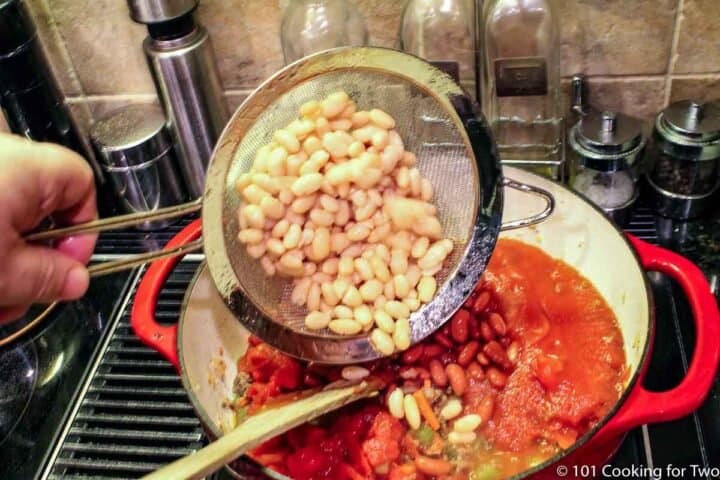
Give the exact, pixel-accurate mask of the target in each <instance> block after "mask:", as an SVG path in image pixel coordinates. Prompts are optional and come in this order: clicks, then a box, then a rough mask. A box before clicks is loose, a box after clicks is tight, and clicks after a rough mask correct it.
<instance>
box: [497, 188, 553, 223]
mask: <svg viewBox="0 0 720 480" xmlns="http://www.w3.org/2000/svg"><path fill="white" fill-rule="evenodd" d="M502 184H503V186H504V187H509V188H514V189H515V190H519V191H521V192H525V193H529V194H530V195H535V196H538V197H540V198H542V199H543V200H545V208H544V209H543V210H542V211H541V212H540V213H536V214H535V215H531V216H529V217H525V218H521V219H518V220H512V221H510V222H507V223H503V224H502V226H501V227H500V230H503V231H505V230H516V229H518V228H525V227H529V226H531V225H537V224H538V223H542V222H544V221H545V219H547V218H548V217H549V216H550V215H552V213H553V211H554V210H555V197H553V195H552V193H550V192H548V191H547V190H545V189H544V188H540V187H536V186H534V185H528V184H527V183H522V182H518V181H516V180H513V179H511V178H503V179H502Z"/></svg>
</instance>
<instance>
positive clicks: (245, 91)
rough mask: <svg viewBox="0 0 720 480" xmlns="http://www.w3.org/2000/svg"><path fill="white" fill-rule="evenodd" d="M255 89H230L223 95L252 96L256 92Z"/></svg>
mask: <svg viewBox="0 0 720 480" xmlns="http://www.w3.org/2000/svg"><path fill="white" fill-rule="evenodd" d="M254 91H255V89H254V88H248V89H228V90H225V91H224V92H223V93H224V94H225V95H226V96H227V95H250V94H251V93H252V92H254Z"/></svg>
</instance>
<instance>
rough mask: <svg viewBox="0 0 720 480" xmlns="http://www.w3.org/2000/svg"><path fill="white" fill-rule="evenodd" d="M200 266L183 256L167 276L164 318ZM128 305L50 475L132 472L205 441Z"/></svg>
mask: <svg viewBox="0 0 720 480" xmlns="http://www.w3.org/2000/svg"><path fill="white" fill-rule="evenodd" d="M198 265H199V263H198V262H181V263H180V264H179V265H178V267H177V268H176V269H175V271H174V272H173V273H172V275H171V276H170V278H169V279H168V282H167V287H166V288H165V289H164V290H163V292H162V294H161V295H160V297H159V299H158V312H159V317H160V321H161V322H162V323H171V322H175V321H177V316H178V313H179V310H180V305H181V303H182V299H183V295H184V289H185V287H186V286H187V284H188V283H189V282H190V280H191V278H192V275H193V274H194V272H195V270H196V268H197V267H198ZM134 293H135V292H134V291H133V295H134ZM131 302H132V300H131ZM131 306H132V304H131V303H129V304H128V305H127V306H126V308H125V309H124V311H123V312H122V316H121V317H120V318H119V320H118V321H117V324H116V325H115V327H114V331H113V332H112V336H111V338H110V341H109V343H108V346H107V349H106V350H105V352H104V354H103V356H102V358H101V359H100V361H99V363H98V364H97V369H96V370H95V372H94V374H93V376H92V378H91V379H90V382H89V384H88V385H87V390H86V393H85V395H84V397H83V398H82V400H81V401H80V404H79V407H78V408H77V411H76V413H75V415H74V418H73V419H72V423H71V424H70V426H69V428H68V429H67V430H66V432H65V434H64V438H62V444H61V446H60V448H59V449H58V450H57V455H56V457H55V459H54V461H53V462H52V464H51V467H50V468H49V472H48V473H49V475H48V477H47V478H50V479H60V478H63V479H65V478H88V477H95V478H100V477H102V478H112V479H119V478H137V477H139V476H142V475H145V474H147V473H150V472H152V471H153V470H155V469H157V468H159V467H160V466H162V465H164V464H166V463H168V462H171V461H173V460H175V459H177V458H179V457H182V456H184V455H188V454H190V453H192V452H193V451H195V450H197V449H198V448H199V447H201V446H202V442H203V438H204V436H203V431H202V428H201V426H200V423H199V421H198V420H197V418H196V417H195V414H194V412H193V409H192V406H191V405H190V402H189V401H188V399H187V394H186V393H185V390H184V389H183V387H182V384H181V383H180V379H179V378H178V376H177V373H176V372H175V369H174V368H173V366H172V365H171V364H170V363H169V362H167V361H165V360H163V359H161V358H160V357H159V355H158V354H157V353H155V352H154V351H153V350H151V349H150V348H148V347H145V346H144V345H143V344H142V343H141V342H140V341H139V340H138V339H137V338H136V337H135V335H134V334H133V332H132V329H131V327H130V323H129V321H130V317H129V315H130V308H131Z"/></svg>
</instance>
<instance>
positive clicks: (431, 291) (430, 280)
mask: <svg viewBox="0 0 720 480" xmlns="http://www.w3.org/2000/svg"><path fill="white" fill-rule="evenodd" d="M435 290H437V280H435V277H430V276H427V275H425V276H423V277H422V278H420V281H419V282H418V285H417V292H418V300H420V301H421V302H423V303H428V302H429V301H430V300H432V299H433V297H434V296H435Z"/></svg>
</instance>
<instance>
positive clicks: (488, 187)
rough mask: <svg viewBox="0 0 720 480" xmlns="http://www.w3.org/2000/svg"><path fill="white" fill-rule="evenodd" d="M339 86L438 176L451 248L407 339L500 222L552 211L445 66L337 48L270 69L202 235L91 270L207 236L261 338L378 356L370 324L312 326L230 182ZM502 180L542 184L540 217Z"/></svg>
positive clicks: (434, 324) (485, 253)
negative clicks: (257, 245)
mask: <svg viewBox="0 0 720 480" xmlns="http://www.w3.org/2000/svg"><path fill="white" fill-rule="evenodd" d="M338 90H343V91H345V92H346V93H348V94H349V95H350V97H351V98H352V99H353V100H354V101H355V102H356V103H357V105H358V108H359V109H366V110H369V109H371V108H381V109H383V110H385V111H386V112H388V113H389V114H390V115H392V116H393V117H394V119H395V121H396V127H395V129H396V130H397V131H398V133H399V134H400V136H401V137H402V139H403V141H404V143H405V148H406V150H408V151H411V152H413V153H415V154H416V156H417V159H418V163H417V166H418V168H419V170H420V172H421V173H422V175H423V176H424V177H425V178H427V179H428V180H430V182H431V183H432V186H433V190H434V199H433V203H434V204H435V205H436V207H437V209H438V215H437V216H438V218H439V220H440V222H441V224H442V227H443V235H444V237H446V238H451V239H452V240H453V243H454V245H455V248H454V250H453V253H452V254H451V256H450V257H449V258H448V259H446V261H445V266H444V268H443V270H442V271H441V272H440V273H439V275H438V276H437V278H438V289H437V293H436V295H435V297H434V299H433V300H432V301H431V302H430V303H428V304H426V305H424V306H422V307H421V308H420V309H419V310H418V311H416V312H414V313H413V314H412V315H411V317H410V325H411V343H412V344H414V343H417V342H419V341H420V340H422V339H424V338H425V337H427V336H428V335H429V334H431V333H432V332H434V331H436V330H437V329H438V328H439V327H441V326H442V325H443V324H444V323H445V321H446V320H447V319H448V318H449V317H450V316H451V315H452V314H453V313H454V312H455V311H456V310H457V309H458V308H459V307H460V306H461V305H462V303H463V302H464V300H465V299H466V298H467V296H468V295H469V294H470V293H471V292H472V290H473V288H474V287H475V285H476V283H477V281H478V280H479V278H480V276H481V274H482V273H483V271H484V270H485V267H486V265H487V262H488V261H489V259H490V255H491V254H492V251H493V248H494V246H495V242H496V240H497V237H498V234H499V231H500V229H501V228H519V227H523V226H527V225H531V224H533V223H537V222H539V221H542V220H543V219H544V218H546V217H547V216H548V215H549V214H550V213H551V212H552V209H553V200H552V197H551V195H550V194H549V193H547V192H545V191H544V190H541V189H538V188H535V187H532V186H530V185H523V184H517V183H515V182H512V181H508V180H505V179H502V177H501V174H500V163H499V160H498V156H497V152H496V149H495V145H494V142H493V141H492V138H491V135H490V131H489V129H488V127H487V125H486V124H485V122H484V120H482V117H481V115H480V114H479V113H478V112H476V111H475V110H474V108H473V104H472V102H471V100H470V99H469V97H468V96H466V95H465V94H464V92H463V91H462V89H461V88H460V87H459V86H458V85H457V84H456V83H455V82H454V81H453V80H452V78H451V77H449V76H448V75H446V74H445V73H443V72H442V71H440V70H438V69H436V68H435V67H433V66H432V65H430V64H429V63H427V62H425V61H423V60H421V59H419V58H417V57H414V56H412V55H408V54H405V53H402V52H399V51H396V50H389V49H383V48H371V47H361V48H357V47H348V48H340V49H335V50H329V51H326V52H322V53H319V54H316V55H313V56H310V57H306V58H304V59H302V60H300V61H298V62H295V63H294V64H291V65H289V66H287V67H285V68H284V69H283V70H281V71H279V72H278V73H276V74H275V75H273V76H272V77H271V78H269V79H268V80H267V81H265V82H264V83H263V84H262V85H261V86H260V87H258V89H256V90H255V91H254V92H253V93H252V94H251V95H250V96H249V97H248V98H247V99H246V100H245V101H244V102H243V104H242V105H241V106H240V107H239V108H238V110H237V111H236V112H235V114H234V115H233V117H232V118H231V119H230V121H229V123H228V125H227V126H226V127H225V130H224V131H223V133H222V135H221V136H220V139H219V140H218V144H217V146H216V148H215V151H214V153H213V158H212V160H211V162H210V165H209V169H208V174H207V179H206V185H205V195H204V198H203V201H202V224H203V239H202V240H201V241H196V242H193V243H192V244H188V245H185V246H184V247H181V248H180V249H176V250H172V251H167V252H160V253H157V252H155V253H151V254H146V255H143V256H136V257H133V258H131V259H129V260H124V261H119V262H110V263H106V264H102V265H100V266H93V267H91V268H90V270H91V274H93V275H99V274H104V273H109V272H113V271H117V270H119V269H123V268H127V267H128V266H134V265H137V264H139V263H140V262H143V261H149V260H154V259H157V258H162V257H165V256H172V255H178V254H182V253H187V252H189V251H192V250H193V249H198V248H200V247H201V246H202V247H204V250H205V256H206V260H207V263H208V268H209V270H210V273H211V275H212V277H213V280H214V282H215V285H216V287H217V289H218V292H219V294H220V296H221V297H222V298H223V300H224V301H225V303H226V305H227V306H228V307H229V308H230V310H231V311H232V312H233V313H234V314H235V316H236V318H237V319H238V320H239V321H240V322H241V323H242V324H243V325H244V326H245V327H246V328H247V329H248V330H250V331H251V332H252V333H254V334H255V335H257V336H258V337H259V338H261V339H262V340H264V341H265V342H267V343H269V344H271V345H272V346H274V347H276V348H278V349H280V350H282V351H284V352H285V353H287V354H289V355H292V356H295V357H298V358H302V359H305V360H310V361H316V362H321V363H335V364H343V363H357V362H363V361H368V360H373V359H376V358H378V357H380V356H381V355H380V354H379V353H378V352H377V351H376V350H375V349H374V348H373V347H372V345H371V343H370V340H369V336H368V335H367V334H361V335H358V336H354V337H347V336H339V335H335V334H332V333H330V332H329V331H325V332H317V331H309V330H306V328H305V326H304V317H305V314H306V313H307V312H306V311H305V310H304V309H301V308H299V307H296V306H294V305H293V304H292V302H291V301H290V293H291V289H292V282H291V281H290V280H289V279H283V278H278V277H267V276H266V275H265V273H264V271H263V269H262V267H261V266H260V264H259V262H258V261H257V260H255V259H252V258H250V257H249V255H248V254H247V252H246V249H245V247H244V245H242V244H241V243H240V241H239V240H238V238H237V235H238V232H239V224H238V209H239V207H240V206H241V199H240V198H239V197H238V195H237V194H236V192H235V188H234V185H235V181H236V180H237V178H238V177H239V176H240V175H241V174H242V173H245V172H247V171H248V170H249V169H250V168H251V166H252V163H253V159H254V157H255V153H256V151H257V149H258V148H259V147H260V146H261V145H264V144H267V143H269V142H270V140H271V138H272V136H273V134H274V132H275V131H276V130H278V129H280V128H283V127H285V126H286V125H287V124H288V123H290V122H291V121H292V120H294V119H295V118H297V116H298V111H299V108H300V106H301V105H302V104H303V103H305V102H307V101H309V100H320V99H322V98H324V97H326V96H327V95H328V94H330V93H332V92H335V91H338ZM503 185H505V186H511V187H514V188H519V189H522V190H524V191H527V192H530V193H534V194H538V195H541V196H543V197H544V198H545V199H546V201H547V208H546V209H545V210H544V211H543V212H541V213H539V214H538V215H535V216H534V217H531V218H528V219H523V220H519V221H516V222H512V223H511V224H505V225H503V226H501V225H500V218H501V212H502V198H503V196H502V187H503ZM199 208H200V202H199V201H198V202H193V203H189V204H185V205H180V206H176V207H170V208H167V209H163V210H160V211H157V212H150V213H143V214H134V215H126V216H123V217H115V218H111V219H105V220H100V221H96V222H91V223H89V224H85V225H77V226H73V227H69V228H65V229H58V230H54V231H47V232H40V233H35V234H32V235H29V236H28V237H26V239H27V240H29V241H38V240H45V239H49V238H57V237H61V236H65V235H71V234H78V233H81V232H88V231H102V230H111V229H115V228H120V227H123V226H127V225H132V224H136V223H139V222H143V221H149V220H156V219H161V218H170V217H172V216H176V215H177V214H184V213H187V212H190V211H195V210H197V209H199Z"/></svg>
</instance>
